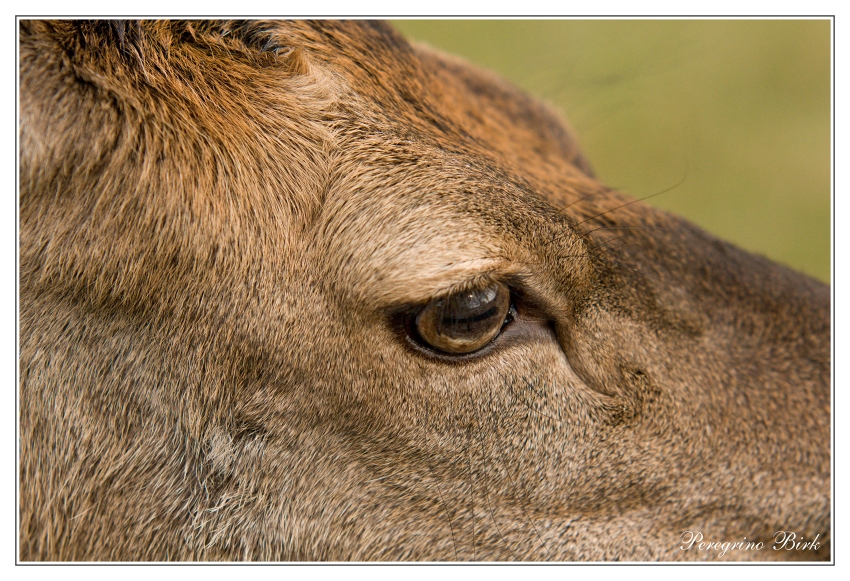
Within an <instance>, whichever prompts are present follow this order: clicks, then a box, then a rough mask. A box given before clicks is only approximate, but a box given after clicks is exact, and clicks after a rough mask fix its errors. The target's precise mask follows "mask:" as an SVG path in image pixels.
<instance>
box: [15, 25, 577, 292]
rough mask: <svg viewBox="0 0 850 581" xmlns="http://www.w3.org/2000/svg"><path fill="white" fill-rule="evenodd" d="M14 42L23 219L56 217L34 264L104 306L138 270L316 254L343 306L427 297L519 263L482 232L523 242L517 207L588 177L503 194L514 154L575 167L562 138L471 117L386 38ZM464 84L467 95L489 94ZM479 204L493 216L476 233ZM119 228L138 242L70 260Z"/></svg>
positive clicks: (225, 265) (407, 50) (516, 112)
mask: <svg viewBox="0 0 850 581" xmlns="http://www.w3.org/2000/svg"><path fill="white" fill-rule="evenodd" d="M21 37H22V42H21V54H22V83H24V84H25V85H26V90H25V91H23V95H24V98H23V102H22V107H21V108H22V142H23V144H24V147H22V150H23V151H24V152H25V155H24V157H23V159H22V162H21V174H22V182H23V183H24V184H25V185H26V186H27V187H24V188H22V191H23V192H24V194H23V198H22V205H24V207H25V211H32V212H35V211H36V210H37V209H38V208H40V207H43V206H44V205H50V206H51V210H50V211H51V212H53V213H62V215H63V219H62V220H61V221H59V222H60V227H59V228H58V229H55V230H50V231H49V234H47V233H42V234H41V235H42V236H48V239H47V240H38V241H37V242H36V244H37V245H38V246H39V248H40V249H41V252H42V254H41V259H42V260H41V261H40V263H41V264H44V265H52V266H51V268H53V269H55V268H56V265H60V268H63V269H64V272H59V273H55V272H51V273H46V272H43V273H42V278H45V279H48V278H49V279H51V280H52V279H54V278H60V279H62V278H63V277H64V278H69V279H73V280H76V281H77V283H79V284H84V285H88V286H90V287H94V288H95V289H99V290H100V293H101V294H113V293H117V294H121V293H122V292H123V293H130V294H133V293H142V294H143V295H144V294H145V292H148V293H153V292H155V286H152V285H150V284H148V283H149V281H146V280H145V279H144V277H145V276H146V275H145V274H144V273H146V272H150V271H155V272H162V273H167V275H168V276H177V277H185V278H192V276H193V273H194V271H195V269H197V268H199V267H200V265H206V266H208V267H210V268H211V269H212V270H213V271H214V273H215V272H217V273H218V274H219V276H221V277H222V278H223V281H224V282H227V281H228V280H229V279H230V278H233V277H236V276H238V273H239V272H240V271H242V270H244V267H245V265H246V262H248V263H260V262H265V263H268V262H269V261H271V262H273V263H275V262H276V263H278V264H284V263H286V262H289V263H292V262H293V261H302V262H303V260H304V255H305V252H306V250H307V249H306V246H308V245H313V246H317V247H319V248H321V250H322V252H323V253H324V256H325V258H324V259H323V262H324V263H325V264H328V266H329V268H330V267H333V268H336V271H335V272H334V273H333V274H334V276H333V277H332V278H333V279H334V280H339V281H341V288H342V289H345V290H346V292H349V293H351V294H352V295H353V296H354V297H357V300H361V301H362V300H370V301H376V304H386V303H392V302H404V301H411V300H424V299H425V298H427V296H429V295H433V294H434V293H437V292H440V290H444V289H446V288H448V287H451V286H453V285H455V284H458V283H461V282H463V281H464V280H465V279H469V278H474V277H476V276H480V275H482V274H486V273H488V272H492V271H494V270H499V268H501V267H497V265H499V264H503V263H505V262H506V261H510V260H514V261H520V262H521V261H523V260H525V261H529V260H533V257H530V256H527V255H525V256H523V253H524V252H526V250H527V249H526V250H523V249H520V248H519V247H515V246H512V245H511V243H510V242H508V243H507V245H506V243H505V241H499V239H500V238H501V237H502V232H501V231H500V226H499V222H500V220H503V219H504V218H498V216H499V215H501V216H504V215H513V216H514V217H515V218H516V220H514V223H515V224H523V223H524V224H526V225H527V227H528V228H533V227H534V226H533V223H535V222H539V220H538V219H537V218H539V216H534V215H533V213H532V215H531V216H528V215H525V216H524V215H523V212H526V213H527V211H528V209H529V208H530V207H531V206H530V205H529V203H528V202H529V198H533V197H534V194H533V193H532V191H541V190H542V191H545V190H546V189H547V188H548V189H550V190H551V189H555V190H558V191H561V192H563V191H568V190H569V189H570V184H571V183H577V182H579V181H581V180H582V179H584V180H585V181H586V178H585V177H584V176H581V174H580V173H578V172H577V170H576V169H575V168H574V167H573V166H571V165H570V164H564V163H563V161H560V162H559V163H554V162H553V164H552V166H551V167H550V168H548V170H549V174H551V175H552V176H553V177H552V182H551V183H549V184H546V183H544V182H545V180H546V177H545V176H546V175H547V173H546V172H545V171H544V172H538V174H537V175H538V176H543V177H542V180H541V181H538V183H528V182H527V181H524V180H520V178H517V177H516V175H518V174H519V171H517V173H516V174H514V173H513V172H512V171H511V169H512V168H514V167H515V168H517V170H519V168H521V167H523V166H525V165H527V163H529V162H530V160H528V159H524V156H525V155H526V154H525V153H524V151H525V148H518V147H517V146H516V145H515V143H516V142H519V141H525V142H526V143H527V142H528V141H529V140H531V141H532V147H531V150H532V151H533V152H536V153H537V154H540V153H542V154H543V155H544V159H546V156H547V155H548V156H550V157H552V158H553V159H558V160H562V159H563V157H564V156H563V154H564V153H565V152H566V153H568V154H569V155H571V156H572V157H573V158H576V159H578V158H577V157H576V156H577V155H578V154H577V149H576V148H575V146H574V144H573V142H572V140H571V139H570V138H569V137H568V136H567V135H566V134H562V135H558V136H557V137H558V139H552V138H551V137H552V136H551V135H548V134H545V131H544V134H542V135H539V133H540V129H539V128H540V127H541V126H542V127H544V128H547V127H560V126H559V125H558V124H557V123H556V122H555V120H552V122H550V123H541V117H544V116H545V115H546V114H547V112H545V111H543V110H542V109H540V108H539V107H537V106H533V104H532V103H531V102H530V101H528V99H527V98H524V101H521V102H520V106H517V105H516V104H515V103H514V101H516V98H517V95H516V94H514V93H512V92H511V90H510V89H509V88H507V87H506V86H501V85H497V86H498V87H499V88H500V89H502V90H503V94H500V93H499V92H498V91H496V92H492V91H491V92H490V93H491V94H490V96H489V98H481V99H479V100H478V101H477V102H476V103H472V102H467V101H469V99H470V97H469V94H470V93H469V92H468V91H467V92H462V91H458V89H456V88H455V87H456V85H457V82H456V79H454V78H447V79H444V78H442V77H441V75H443V74H445V75H449V74H454V73H456V72H457V71H456V70H455V68H456V67H457V66H458V65H457V64H455V63H454V62H452V61H450V60H447V61H445V62H443V61H439V60H437V59H438V57H436V56H434V55H431V54H430V53H428V52H423V53H421V55H419V56H418V55H417V54H416V53H415V52H414V51H413V49H411V47H410V46H409V45H407V43H406V42H405V41H404V40H403V39H401V38H400V37H398V36H397V35H396V33H394V32H393V31H392V30H391V29H389V28H388V27H386V26H384V25H379V24H374V23H368V22H363V23H357V24H356V25H355V26H352V25H351V23H338V22H294V23H286V25H285V26H283V25H281V24H280V23H272V22H263V21H254V22H248V23H245V22H230V21H223V22H212V23H210V22H206V23H196V22H166V21H156V22H145V23H121V22H105V23H104V22H101V23H88V22H42V21H25V22H23V23H22V25H21ZM49 43H52V44H53V46H46V45H48V44H49ZM56 45H58V46H59V47H60V48H61V49H62V50H61V51H57V50H55V48H56ZM423 59H424V60H423ZM423 63H428V64H429V65H434V64H435V63H436V64H438V66H436V67H434V66H430V67H429V68H428V70H429V71H431V72H429V73H426V72H425V70H426V69H425V68H424V67H423ZM47 75H49V76H47ZM464 79H465V81H466V82H467V83H468V85H469V86H470V87H471V88H472V89H473V92H472V93H471V94H472V95H475V94H476V92H480V91H476V90H475V88H476V86H478V85H483V83H485V82H488V83H491V82H493V79H490V78H484V79H477V78H474V77H472V76H469V75H467V76H466V77H464ZM445 100H450V101H452V102H453V103H454V105H455V106H454V107H451V108H448V109H447V108H446V107H445V106H444V104H445V103H444V102H445ZM45 102H47V103H49V106H48V107H46V108H45V107H44V103H45ZM505 103H513V104H512V105H511V106H510V107H506V106H504V104H505ZM523 104H525V105H527V107H525V108H523V107H522V106H521V105H523ZM45 113H47V114H46V115H45ZM482 113H486V115H483V116H482ZM500 116H501V118H502V123H499V121H500ZM80 118H83V119H84V120H85V121H84V122H83V123H81V122H80ZM494 123H495V124H496V125H501V126H502V127H508V126H510V127H511V128H512V129H511V130H510V131H507V130H503V129H500V128H497V127H495V126H494V125H493V124H494ZM532 128H533V130H532ZM559 130H560V129H559ZM546 131H548V129H547V130H546ZM552 131H556V130H555V129H552ZM561 131H562V130H561ZM535 133H537V134H538V135H537V136H536V137H535ZM494 135H498V136H501V139H499V138H497V139H493V136H494ZM535 141H536V142H537V143H538V144H541V145H540V146H535V145H534V143H535ZM484 143H487V145H486V147H484V146H482V145H483V144H484ZM553 143H554V144H555V146H554V147H553V145H552V144H553ZM544 145H545V147H544ZM568 159H569V157H568ZM538 164H539V162H538ZM473 165H475V168H473V167H472V166H473ZM544 169H545V168H544ZM506 171H507V173H506ZM29 192H39V193H42V195H43V192H57V193H58V194H59V195H58V197H55V198H51V199H44V198H42V199H34V200H30V199H29V196H30V194H29ZM32 195H36V194H32ZM24 198H25V199H24ZM481 200H487V202H486V203H485V204H484V205H485V206H491V207H492V208H495V209H496V210H495V211H494V212H492V213H493V216H494V217H493V220H490V221H488V222H487V224H489V225H490V226H491V227H489V228H486V227H485V228H483V229H482V227H481V221H480V219H479V218H480V215H479V214H480V210H481V208H480V207H478V206H481V203H480V201H481ZM446 201H449V202H450V203H449V204H446V203H445V202H446ZM116 204H119V205H120V208H119V209H125V210H122V211H115V210H116V208H115V205H116ZM538 205H539V204H538ZM540 207H541V208H543V207H544V206H540ZM464 208H465V209H464ZM519 208H522V211H520V212H519V213H518V209H519ZM414 225H416V226H417V227H413V226H414ZM63 227H64V228H65V229H64V230H63ZM116 230H118V231H124V232H127V233H128V236H134V235H136V234H135V233H138V237H137V239H136V242H137V244H133V245H127V246H125V247H123V249H117V250H115V251H113V252H111V253H109V254H102V255H101V254H92V253H85V254H74V253H72V252H69V251H68V249H69V248H73V247H74V246H75V245H74V244H72V242H76V243H79V241H80V238H81V237H82V238H85V237H89V239H90V240H95V239H97V237H98V235H99V233H100V232H104V233H105V232H114V231H116ZM149 231H156V232H157V239H156V240H155V244H154V245H151V243H150V241H149V240H148V241H147V242H146V239H147V232H149ZM251 232H261V233H262V234H261V236H260V237H253V238H252V236H250V235H249V233H251ZM258 241H261V242H262V243H261V244H257V242H258ZM567 242H568V243H569V244H572V245H574V244H575V240H573V241H571V242H570V241H567ZM90 246H92V247H95V246H97V245H96V244H91V245H90ZM269 246H271V247H274V248H276V249H277V254H276V255H275V256H273V257H269V256H268V253H267V251H266V250H265V249H266V248H268V247H269ZM130 249H134V250H132V252H135V253H136V254H135V255H127V254H124V255H122V252H131V250H130ZM426 249H427V252H426ZM60 255H62V256H61V257H60ZM352 258H355V260H352ZM146 287H148V290H147V291H145V288H146ZM394 289H397V290H398V292H396V293H395V294H393V293H394ZM399 293H401V294H399Z"/></svg>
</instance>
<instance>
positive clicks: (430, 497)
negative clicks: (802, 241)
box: [18, 20, 831, 561]
mask: <svg viewBox="0 0 850 581" xmlns="http://www.w3.org/2000/svg"><path fill="white" fill-rule="evenodd" d="M19 55H20V63H19V67H20V69H19V102H20V106H19V136H18V137H19V204H20V215H19V265H20V274H19V297H20V299H19V328H20V331H19V358H18V365H19V384H18V390H19V391H18V397H19V410H20V411H19V447H18V453H19V479H18V486H19V513H18V517H19V523H18V524H19V529H18V530H19V536H18V545H19V546H18V548H19V553H18V555H19V558H20V560H21V561H236V560H239V561H242V560H244V561H455V560H459V561H613V560H618V561H678V560H712V561H714V560H724V561H729V560H827V561H828V560H830V558H831V551H830V547H831V545H830V541H831V536H830V528H831V520H830V510H831V496H830V482H831V472H830V460H831V449H830V409H831V397H830V389H831V386H830V345H831V332H830V308H831V306H830V290H829V287H828V286H827V285H825V284H823V283H821V282H818V281H816V280H814V279H812V278H809V277H808V276H806V275H804V274H801V273H798V272H796V271H793V270H791V269H789V268H787V267H785V266H782V265H779V264H776V263H774V262H771V261H769V260H768V259H766V258H764V257H761V256H757V255H754V254H750V253H748V252H746V251H744V250H741V249H739V248H737V247H735V246H733V245H731V244H729V243H726V242H724V241H722V240H719V239H717V238H715V237H714V236H712V235H711V234H709V233H707V232H704V231H703V230H701V229H700V228H698V227H697V226H694V225H693V224H690V223H688V222H687V221H685V220H684V219H682V218H679V217H676V216H674V215H671V214H668V213H665V212H663V211H661V210H658V209H653V208H652V207H650V206H648V205H646V204H643V203H640V201H639V200H635V199H634V198H632V197H630V196H628V195H626V194H624V193H622V192H619V191H617V190H615V189H613V188H610V187H608V186H606V185H605V184H603V183H602V182H601V181H600V180H599V179H598V178H597V177H596V176H595V174H594V172H593V169H592V166H591V164H590V162H589V161H588V160H587V159H586V158H585V157H584V155H583V154H582V152H581V150H580V148H579V146H578V142H577V139H576V137H575V136H574V134H573V132H572V130H571V129H570V128H569V126H568V125H567V123H566V122H565V121H564V120H563V119H562V117H561V116H560V113H557V112H555V111H554V110H552V109H551V108H550V107H549V106H547V105H544V104H542V103H541V102H539V101H538V100H536V99H535V98H532V97H530V96H528V95H527V94H525V93H523V92H522V91H520V90H519V89H517V88H515V87H514V86H512V85H511V84H509V83H508V82H506V81H504V80H502V79H500V78H498V77H497V76H496V75H494V74H493V73H490V72H487V71H483V70H479V69H477V68H475V67H474V66H472V65H470V64H467V63H466V62H464V61H463V60H461V59H459V58H456V57H453V56H450V55H446V54H442V53H440V52H438V51H436V50H434V49H431V48H428V47H426V46H420V45H413V44H410V43H408V42H407V41H406V40H405V39H404V38H403V37H401V36H400V35H399V34H398V33H397V32H396V31H394V30H393V29H392V28H391V27H390V26H389V25H387V24H384V23H380V22H370V21H359V20H352V21H329V20H320V21H265V20H253V21H230V20H227V21H225V20H212V21H194V20H193V21H171V20H155V21H114V20H113V21H84V20H57V21H48V20H20V21H19ZM724 547H725V548H724Z"/></svg>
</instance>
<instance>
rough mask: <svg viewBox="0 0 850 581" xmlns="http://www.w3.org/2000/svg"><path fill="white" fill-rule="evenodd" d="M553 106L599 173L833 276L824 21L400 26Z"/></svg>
mask: <svg viewBox="0 0 850 581" xmlns="http://www.w3.org/2000/svg"><path fill="white" fill-rule="evenodd" d="M393 24H394V25H395V26H396V28H397V29H398V30H399V31H401V32H402V33H403V34H404V35H406V36H407V37H408V38H410V39H413V40H419V41H423V42H426V43H427V44H430V45H431V46H434V47H437V48H439V49H442V50H444V51H446V52H450V53H454V54H457V55H461V56H463V57H465V58H466V59H467V60H469V61H471V62H473V63H476V64H478V65H480V66H482V67H485V68H488V69H491V70H493V71H496V72H497V73H499V74H500V75H502V76H503V77H505V78H507V79H509V80H511V81H512V82H513V83H515V84H516V85H518V86H519V87H522V88H523V89H525V90H527V91H528V92H530V93H532V94H534V95H537V96H538V97H541V98H543V99H544V100H545V101H547V102H549V103H550V104H552V105H554V106H555V108H557V109H559V110H560V111H561V112H562V113H563V114H564V115H565V116H566V118H567V119H568V120H569V122H570V124H571V125H572V126H573V128H574V129H575V130H576V132H577V134H578V137H579V142H580V143H581V144H582V147H583V149H584V151H585V153H586V154H587V157H588V158H589V159H590V162H591V164H592V165H593V167H594V169H595V170H596V172H597V174H598V175H599V177H600V178H601V179H602V181H604V182H605V183H607V184H608V185H611V186H615V187H617V188H619V189H621V190H623V191H625V192H628V193H629V194H631V195H633V196H635V197H643V196H647V195H650V194H653V193H655V192H658V191H661V190H664V189H667V188H670V187H671V186H674V185H675V184H676V183H678V182H679V181H680V180H681V179H682V178H683V177H685V181H684V182H683V183H682V184H681V185H680V186H678V187H676V188H674V189H673V190H671V191H670V192H667V193H664V194H661V195H659V196H657V197H654V198H652V199H650V200H647V202H646V203H648V204H652V205H654V206H657V207H659V208H663V209H665V210H669V211H671V212H674V213H676V214H679V215H682V216H684V217H686V218H688V219H689V220H691V221H692V222H695V223H696V224H699V225H700V226H702V227H703V228H705V229H706V230H709V231H711V232H714V233H715V234H717V235H718V236H720V237H721V238H724V239H726V240H728V241H730V242H733V243H735V244H737V245H739V246H741V247H743V248H746V249H748V250H750V251H753V252H757V253H759V254H764V255H766V256H768V257H770V258H772V259H773V260H776V261H779V262H783V263H785V264H787V265H789V266H791V267H792V268H795V269H797V270H800V271H803V272H805V273H807V274H809V275H811V276H814V277H816V278H818V279H820V280H822V281H824V282H829V281H830V224H831V221H830V160H831V157H830V94H831V93H830V67H831V65H830V42H831V41H830V22H829V21H828V20H767V21H765V20H737V21H730V20H691V21H675V20H558V21H553V20H548V21H531V20H525V21H495V20H490V21H481V20H466V21H447V20H442V21H433V20H417V21H394V22H393Z"/></svg>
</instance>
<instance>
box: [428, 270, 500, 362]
mask: <svg viewBox="0 0 850 581" xmlns="http://www.w3.org/2000/svg"><path fill="white" fill-rule="evenodd" d="M512 312H513V309H512V307H511V293H510V291H509V290H508V287H507V286H505V285H504V284H501V283H495V282H494V283H492V284H490V285H489V286H486V287H484V288H480V289H472V290H466V291H462V292H459V293H456V294H453V295H449V296H447V297H444V298H441V299H437V300H435V301H431V302H430V303H429V304H428V305H427V306H425V308H423V309H422V310H421V311H420V312H419V314H418V315H416V317H415V319H414V320H413V322H414V325H413V327H414V329H413V330H415V333H416V334H417V335H418V338H419V339H420V340H421V342H423V343H425V344H426V345H427V346H429V347H431V348H432V349H435V350H437V351H442V352H443V353H449V354H453V355H462V354H466V353H472V352H473V351H477V350H478V349H481V348H482V347H484V346H485V345H487V344H488V343H489V342H490V341H492V340H493V339H495V338H496V336H497V335H498V334H499V332H500V331H501V330H502V327H503V326H504V325H505V324H507V323H509V322H510V321H511V320H512V318H513V314H512Z"/></svg>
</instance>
